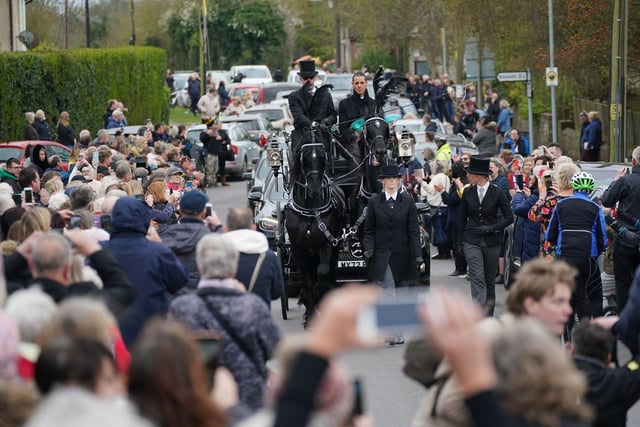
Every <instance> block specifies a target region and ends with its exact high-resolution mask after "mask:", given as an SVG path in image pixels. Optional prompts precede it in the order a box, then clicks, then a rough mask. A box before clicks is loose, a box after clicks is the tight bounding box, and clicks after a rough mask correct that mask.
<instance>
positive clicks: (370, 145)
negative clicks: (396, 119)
mask: <svg viewBox="0 0 640 427" xmlns="http://www.w3.org/2000/svg"><path fill="white" fill-rule="evenodd" d="M370 122H375V124H374V126H375V127H376V128H380V127H381V125H380V122H382V123H384V124H386V122H385V121H384V119H383V118H382V117H377V116H376V117H371V118H369V119H367V120H366V121H365V122H364V124H363V126H362V135H363V136H364V141H365V145H366V146H367V149H368V151H369V153H368V154H367V157H369V162H371V161H372V159H373V158H374V157H375V155H374V153H373V146H374V145H375V142H376V141H377V140H378V139H382V142H383V143H384V147H385V149H386V148H387V142H386V141H385V140H384V136H383V135H375V138H373V139H372V140H371V142H369V138H368V133H367V124H369V123H370ZM387 130H388V127H387Z"/></svg>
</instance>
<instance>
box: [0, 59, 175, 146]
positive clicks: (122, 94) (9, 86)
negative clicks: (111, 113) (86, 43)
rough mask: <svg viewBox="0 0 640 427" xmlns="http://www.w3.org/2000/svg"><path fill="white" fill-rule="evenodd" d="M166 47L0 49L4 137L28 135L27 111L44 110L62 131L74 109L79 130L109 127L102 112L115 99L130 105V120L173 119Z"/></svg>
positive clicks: (0, 117) (1, 135) (1, 134)
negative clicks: (63, 118)
mask: <svg viewBox="0 0 640 427" xmlns="http://www.w3.org/2000/svg"><path fill="white" fill-rule="evenodd" d="M166 69H167V58H166V54H165V51H164V50H162V49H158V48H153V47H126V48H119V49H75V50H60V51H57V52H47V53H34V52H26V53H20V52H11V53H2V54H0V88H1V89H0V141H13V140H21V139H23V128H24V113H25V112H27V111H33V112H35V110H37V109H42V110H44V112H45V114H46V116H47V122H49V125H50V126H51V128H52V130H54V131H55V130H56V123H57V120H58V115H59V114H60V113H61V112H62V111H68V112H69V114H70V115H71V126H72V127H73V129H74V130H75V131H76V135H77V134H79V132H80V130H81V129H89V130H90V131H91V132H92V135H93V134H95V132H96V131H97V130H98V129H101V128H103V127H104V124H103V121H102V114H103V113H104V111H105V108H106V105H107V101H108V100H109V99H112V98H115V99H117V100H119V101H122V102H124V104H125V106H126V107H127V108H128V110H129V111H128V112H127V113H126V117H127V123H128V124H130V125H136V124H144V122H145V119H148V118H150V119H152V120H153V121H154V122H155V121H159V120H164V121H165V122H166V120H167V119H168V105H169V99H168V96H167V93H166V92H165V90H164V77H165V72H166Z"/></svg>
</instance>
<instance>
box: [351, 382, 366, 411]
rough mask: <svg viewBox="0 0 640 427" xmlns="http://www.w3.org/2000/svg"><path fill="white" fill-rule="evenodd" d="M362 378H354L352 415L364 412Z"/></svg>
mask: <svg viewBox="0 0 640 427" xmlns="http://www.w3.org/2000/svg"><path fill="white" fill-rule="evenodd" d="M362 392H363V391H362V380H361V379H360V378H355V379H354V380H353V412H352V413H351V416H352V417H357V416H360V415H363V414H364V399H363V398H362Z"/></svg>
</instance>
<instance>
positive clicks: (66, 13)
mask: <svg viewBox="0 0 640 427" xmlns="http://www.w3.org/2000/svg"><path fill="white" fill-rule="evenodd" d="M12 19H13V17H12ZM64 48H65V49H69V0H64Z"/></svg>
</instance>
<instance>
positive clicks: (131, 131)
mask: <svg viewBox="0 0 640 427" xmlns="http://www.w3.org/2000/svg"><path fill="white" fill-rule="evenodd" d="M143 128H144V129H145V130H146V129H147V125H132V126H125V127H122V128H111V129H107V133H108V134H109V135H115V134H116V132H117V131H119V130H122V131H124V135H125V136H126V137H128V136H129V135H140V133H139V132H142V134H143V135H144V131H141V130H140V129H143Z"/></svg>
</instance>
